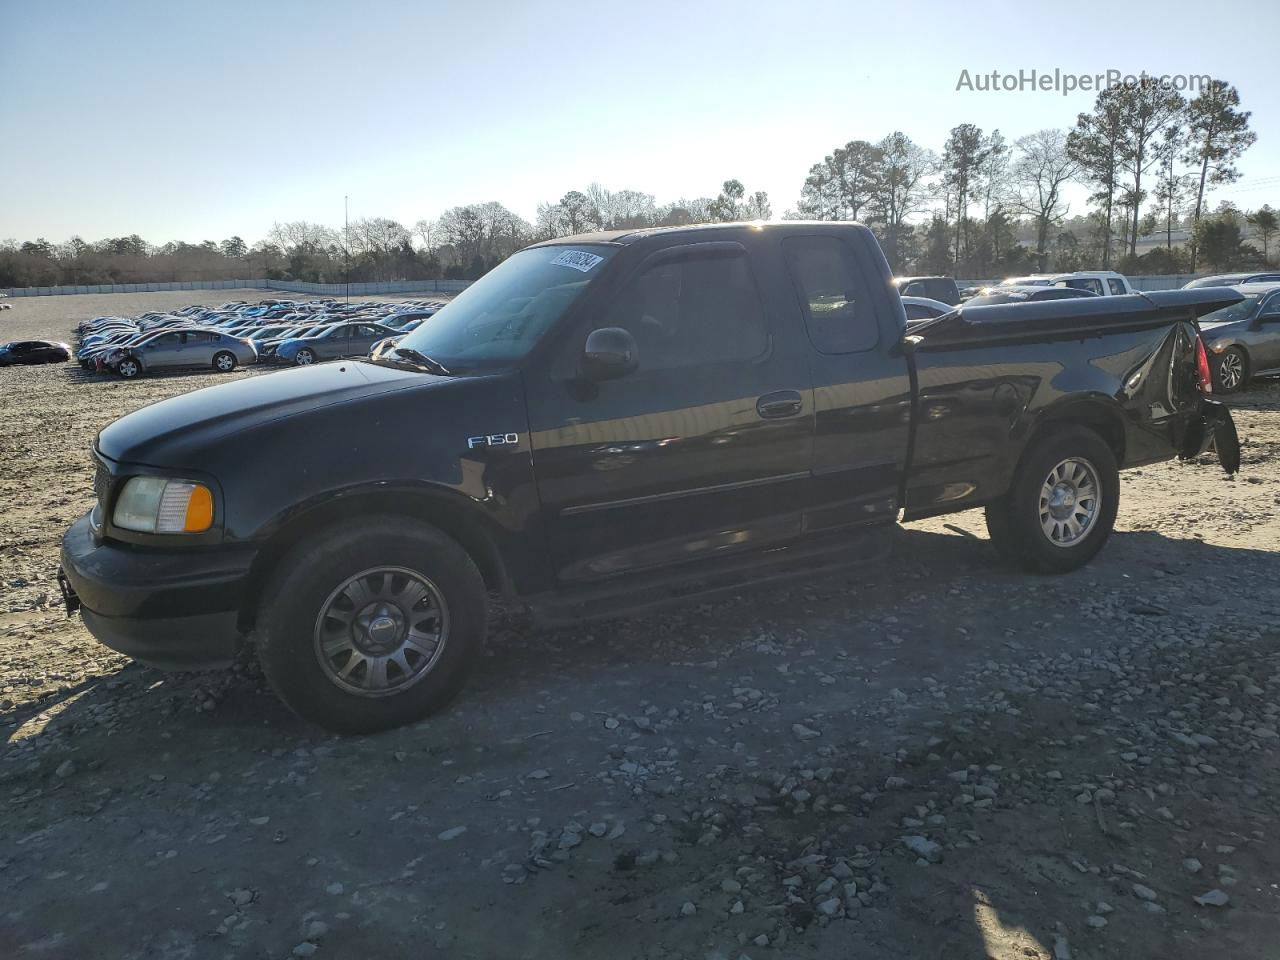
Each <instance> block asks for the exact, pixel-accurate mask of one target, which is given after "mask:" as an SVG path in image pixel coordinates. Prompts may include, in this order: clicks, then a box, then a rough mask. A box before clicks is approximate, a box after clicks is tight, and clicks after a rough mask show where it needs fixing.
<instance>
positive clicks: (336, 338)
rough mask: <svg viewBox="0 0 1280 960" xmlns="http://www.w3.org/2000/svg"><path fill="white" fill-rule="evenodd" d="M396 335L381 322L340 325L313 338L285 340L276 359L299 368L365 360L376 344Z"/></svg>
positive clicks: (278, 350) (328, 328)
mask: <svg viewBox="0 0 1280 960" xmlns="http://www.w3.org/2000/svg"><path fill="white" fill-rule="evenodd" d="M397 332H398V331H396V330H393V329H391V328H390V327H387V326H384V325H383V324H381V323H339V324H336V325H334V326H332V327H327V328H326V329H325V330H323V331H321V332H320V333H318V334H316V335H314V336H307V337H300V338H297V339H293V340H286V341H285V342H284V343H282V344H280V346H279V347H277V348H276V356H277V357H279V358H280V359H281V360H283V361H285V362H286V363H293V364H296V365H297V366H299V367H305V366H309V365H310V364H313V363H317V362H319V361H321V360H339V359H341V358H343V357H364V356H368V354H369V349H370V348H371V347H372V346H373V345H374V344H375V343H377V342H378V341H379V340H381V339H382V338H383V337H391V336H395V335H396V333H397Z"/></svg>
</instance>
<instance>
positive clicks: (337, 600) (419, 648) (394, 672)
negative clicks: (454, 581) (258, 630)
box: [314, 567, 449, 697]
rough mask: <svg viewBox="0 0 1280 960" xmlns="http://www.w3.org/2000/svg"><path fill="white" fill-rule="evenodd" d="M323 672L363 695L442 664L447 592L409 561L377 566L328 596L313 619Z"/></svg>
mask: <svg viewBox="0 0 1280 960" xmlns="http://www.w3.org/2000/svg"><path fill="white" fill-rule="evenodd" d="M314 636H315V653H316V657H317V659H318V660H319V661H320V666H321V669H323V671H324V673H325V676H327V677H328V678H329V680H330V681H332V682H333V683H334V684H336V685H337V686H339V687H340V688H342V689H343V690H345V691H347V692H348V693H354V694H356V695H358V696H362V697H385V696H391V695H392V694H397V693H400V692H401V691H403V690H405V689H406V688H408V687H410V686H412V685H413V684H415V683H417V682H418V681H419V680H421V679H422V678H423V677H425V676H426V675H427V674H428V673H430V672H431V670H432V668H434V667H435V665H436V664H437V663H438V662H439V660H440V657H441V655H442V654H443V653H444V648H445V644H446V643H447V642H448V637H449V612H448V606H447V605H446V603H445V599H444V596H443V594H441V592H440V590H439V588H438V587H436V585H435V584H434V583H432V582H431V580H429V579H428V578H427V577H425V576H423V575H422V574H421V573H418V572H417V571H415V570H410V569H408V568H407V567H373V568H371V569H369V570H364V571H361V572H360V573H357V574H356V575H355V576H353V577H349V578H348V579H347V580H345V581H344V582H343V583H342V584H340V585H339V586H338V587H337V589H335V590H334V591H333V592H332V593H331V594H329V597H328V599H326V600H325V602H324V604H323V605H322V606H321V608H320V613H319V615H318V616H317V617H316V622H315V631H314Z"/></svg>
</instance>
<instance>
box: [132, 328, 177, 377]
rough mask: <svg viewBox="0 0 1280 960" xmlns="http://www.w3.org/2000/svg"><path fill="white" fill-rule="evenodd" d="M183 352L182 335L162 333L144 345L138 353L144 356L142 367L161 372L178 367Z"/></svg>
mask: <svg viewBox="0 0 1280 960" xmlns="http://www.w3.org/2000/svg"><path fill="white" fill-rule="evenodd" d="M181 350H182V334H180V333H162V334H160V336H158V337H152V338H151V339H150V340H148V341H147V342H146V343H144V344H143V345H142V348H141V349H140V350H139V351H138V353H139V354H140V355H141V356H142V366H143V367H144V368H145V369H147V370H161V369H163V368H165V367H173V366H176V365H177V364H178V355H179V353H180V351H181Z"/></svg>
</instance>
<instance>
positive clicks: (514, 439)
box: [467, 433, 520, 450]
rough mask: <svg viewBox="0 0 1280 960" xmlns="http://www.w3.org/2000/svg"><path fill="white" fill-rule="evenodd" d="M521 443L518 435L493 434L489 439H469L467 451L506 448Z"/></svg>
mask: <svg viewBox="0 0 1280 960" xmlns="http://www.w3.org/2000/svg"><path fill="white" fill-rule="evenodd" d="M519 442H520V434H518V433H491V434H489V435H488V436H487V437H468V438H467V449H469V450H474V449H475V448H476V447H506V446H510V445H511V444H515V443H519Z"/></svg>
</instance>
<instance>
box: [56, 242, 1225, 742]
mask: <svg viewBox="0 0 1280 960" xmlns="http://www.w3.org/2000/svg"><path fill="white" fill-rule="evenodd" d="M1237 299H1239V294H1237V293H1235V292H1234V291H1232V290H1230V289H1226V288H1206V289H1201V290H1182V291H1171V292H1167V293H1157V294H1151V295H1132V296H1123V297H1108V298H1097V299H1093V298H1089V299H1084V300H1070V301H1060V302H1051V303H1036V304H1014V305H1004V306H986V307H976V308H972V309H964V308H961V309H959V310H957V311H955V312H952V313H949V314H946V315H944V316H942V317H940V318H938V319H936V320H933V321H929V322H927V323H923V324H919V325H917V326H913V327H912V328H911V330H910V331H909V332H908V331H907V328H906V320H905V316H904V313H903V308H902V304H901V302H900V299H899V296H898V293H897V292H896V290H895V289H894V287H893V286H892V282H891V278H890V272H889V269H888V265H887V264H886V262H885V259H884V257H883V255H882V254H881V252H880V248H879V246H878V244H877V243H876V240H875V238H874V236H873V235H872V234H871V233H870V232H869V231H868V230H867V229H865V228H864V227H861V226H858V225H856V224H849V223H844V224H830V223H780V224H773V225H765V226H761V225H749V224H732V225H716V226H706V227H684V228H668V229H651V230H638V231H624V232H611V233H598V234H590V235H585V236H578V237H570V238H565V239H560V240H555V241H551V242H548V243H540V244H536V245H534V246H531V247H529V248H527V249H525V250H523V251H521V252H520V253H517V254H516V255H515V256H513V257H511V258H510V259H508V260H507V261H506V262H505V263H503V264H502V265H501V266H499V267H497V268H496V269H494V270H493V271H492V272H490V273H489V274H487V275H486V276H485V277H484V278H483V279H481V280H479V281H478V282H477V283H475V284H474V285H473V286H471V287H470V288H468V289H467V290H466V291H465V292H464V293H463V294H462V295H460V296H459V297H458V298H457V299H456V300H454V301H453V302H452V303H450V304H449V305H448V306H447V307H445V308H444V309H443V310H441V311H440V312H439V313H438V314H436V316H434V317H433V318H432V319H431V320H429V321H427V322H426V323H425V324H423V325H422V326H421V327H419V328H418V329H417V330H415V331H414V332H413V333H411V334H409V335H408V336H406V337H405V338H404V339H402V340H401V341H400V342H399V343H398V344H397V345H396V346H394V347H389V348H386V349H383V350H381V351H380V353H379V355H377V356H375V357H373V358H371V359H369V360H357V361H338V362H333V363H329V364H324V365H320V366H316V367H313V368H309V369H298V370H291V371H287V372H281V373H273V374H271V375H268V376H259V377H253V378H247V379H243V380H240V381H237V382H234V383H229V384H224V385H221V386H215V387H210V388H208V389H204V390H199V391H196V392H193V393H189V394H186V395H183V396H178V397H174V398H172V399H169V400H165V401H163V402H161V403H157V404H154V405H153V406H149V407H146V408H144V409H141V410H138V411H137V412H135V413H132V414H130V415H128V416H126V417H123V418H122V419H120V420H117V421H116V422H115V423H112V424H111V425H110V426H108V427H107V428H106V429H104V430H103V431H102V432H101V434H99V436H98V439H97V443H96V445H95V448H94V451H93V457H94V460H95V463H96V470H97V474H96V482H95V486H96V493H97V506H95V507H94V508H93V510H92V511H91V512H90V513H89V514H87V515H86V516H85V517H83V518H81V519H80V520H78V521H77V522H76V523H75V524H74V525H73V526H72V527H71V528H70V530H68V531H67V534H66V536H65V539H64V544H63V557H62V565H63V570H64V577H63V579H64V589H65V591H66V594H67V599H68V605H69V606H71V607H75V606H79V607H80V608H81V609H82V610H83V616H84V622H85V624H86V626H87V627H88V628H89V630H90V631H91V632H92V633H93V634H94V635H95V636H96V637H98V638H99V639H100V640H101V641H102V642H103V643H105V644H106V645H108V646H110V647H113V648H115V649H117V650H120V651H123V652H124V653H127V654H129V655H130V656H133V657H135V658H137V659H138V660H141V661H143V662H147V663H152V664H156V665H160V666H169V667H207V666H213V665H217V664H223V663H226V662H228V661H229V660H231V659H232V657H233V656H234V653H235V650H236V648H237V645H238V643H239V642H240V640H241V638H242V637H243V636H244V635H246V634H249V633H250V632H252V633H253V634H254V635H255V637H256V646H257V652H258V655H259V657H260V658H261V661H262V665H263V668H264V670H265V672H266V675H267V677H268V679H269V680H270V682H271V684H272V685H273V686H274V688H275V689H276V690H277V692H278V693H279V694H280V696H281V697H282V698H283V699H284V701H285V702H286V703H287V704H288V705H289V706H290V707H292V708H293V709H294V710H296V711H297V712H298V713H299V714H301V715H302V716H304V717H306V718H309V719H311V720H313V721H315V722H316V723H318V724H321V725H324V726H326V727H329V728H331V729H335V730H339V731H372V730H377V729H382V728H386V727H391V726H395V725H398V724H402V723H405V722H408V721H411V720H413V719H415V718H417V717H419V716H421V715H423V714H425V713H426V712H427V711H428V710H429V709H431V708H432V707H434V706H437V705H439V704H441V703H443V702H445V701H446V700H447V699H448V698H449V697H450V696H451V695H452V694H453V693H454V692H456V691H457V690H458V689H459V687H460V686H461V684H462V681H463V679H464V678H465V676H466V675H467V673H468V670H469V669H470V668H471V666H472V664H473V663H474V662H475V658H476V655H477V653H478V651H479V650H480V648H481V645H482V643H483V641H484V636H485V627H486V615H487V610H488V602H487V601H488V594H489V593H500V594H503V595H506V596H508V597H514V598H518V599H519V600H521V601H523V602H524V603H526V604H527V605H528V606H529V607H530V608H531V609H533V610H534V611H536V612H538V613H541V614H542V615H544V616H545V617H548V618H551V619H557V618H575V617H583V616H591V615H595V614H600V613H606V614H609V613H617V612H620V611H623V610H628V609H635V608H636V607H637V606H639V605H643V604H644V603H648V602H652V601H656V600H659V599H663V598H665V597H670V596H671V595H672V594H692V593H697V592H698V591H706V590H709V589H713V588H716V587H724V586H726V585H729V584H732V585H733V586H735V587H740V586H741V585H742V583H743V582H744V581H746V580H757V579H764V578H768V577H773V576H779V575H782V574H786V573H791V574H794V573H795V572H796V571H797V570H808V569H820V568H821V567H822V566H823V565H824V564H826V563H834V562H844V561H847V560H848V559H850V558H851V557H854V556H857V557H862V558H865V557H868V556H875V555H876V554H875V551H876V549H877V544H878V541H879V540H882V539H884V531H886V530H887V529H892V525H893V524H894V523H895V521H898V520H913V519H917V518H921V517H927V516H930V515H935V514H940V513H947V512H951V511H958V510H965V509H968V508H972V507H976V506H984V507H985V508H986V513H987V524H988V528H989V530H990V533H991V538H992V540H993V541H994V543H995V546H996V547H997V548H998V549H999V550H1000V551H1001V552H1002V553H1003V554H1005V555H1006V556H1007V557H1009V558H1010V559H1012V560H1013V561H1015V562H1017V563H1019V564H1021V565H1022V566H1023V567H1025V568H1026V569H1028V570H1031V571H1035V572H1038V573H1045V574H1063V573H1065V572H1067V571H1070V570H1073V569H1075V568H1076V567H1078V566H1080V565H1081V564H1083V563H1085V562H1087V561H1088V560H1089V558H1091V557H1092V556H1093V555H1094V554H1095V553H1097V551H1098V550H1099V549H1100V548H1101V547H1102V545H1103V542H1104V541H1105V540H1106V539H1107V536H1108V534H1109V533H1110V532H1111V528H1112V524H1113V522H1114V520H1115V516H1116V507H1117V503H1118V500H1119V479H1118V476H1117V471H1118V470H1119V469H1120V468H1122V467H1132V466H1136V465H1139V464H1145V463H1151V462H1153V461H1159V460H1166V459H1169V458H1171V457H1174V456H1178V455H1182V456H1196V455H1199V454H1201V453H1203V452H1205V451H1206V450H1207V449H1208V448H1209V447H1210V445H1211V444H1213V443H1215V442H1216V445H1217V449H1218V451H1219V453H1220V456H1221V459H1222V460H1223V464H1224V466H1225V467H1226V468H1227V469H1228V470H1234V469H1235V467H1236V462H1238V444H1236V443H1235V430H1234V426H1233V425H1232V423H1231V418H1230V415H1229V414H1228V413H1227V411H1226V410H1225V408H1223V407H1222V406H1221V405H1220V404H1217V403H1216V402H1215V401H1214V400H1212V399H1211V398H1210V397H1208V396H1206V394H1207V393H1208V391H1209V390H1210V389H1211V388H1210V386H1209V368H1208V363H1207V360H1206V355H1205V352H1204V349H1203V346H1202V344H1201V341H1200V339H1199V335H1198V329H1197V324H1196V318H1197V316H1198V315H1200V314H1202V313H1204V312H1206V311H1209V310H1214V309H1218V308H1221V307H1222V306H1224V305H1226V304H1229V303H1233V302H1235V301H1236V300H1237Z"/></svg>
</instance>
